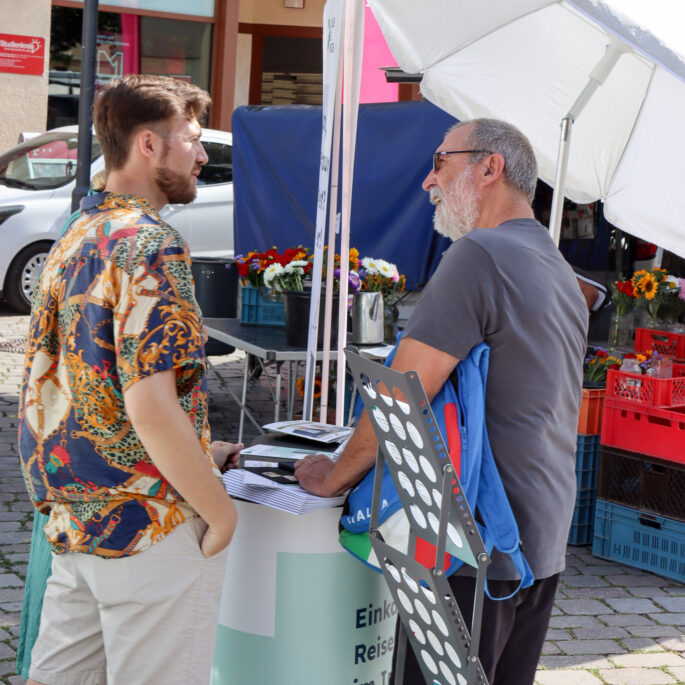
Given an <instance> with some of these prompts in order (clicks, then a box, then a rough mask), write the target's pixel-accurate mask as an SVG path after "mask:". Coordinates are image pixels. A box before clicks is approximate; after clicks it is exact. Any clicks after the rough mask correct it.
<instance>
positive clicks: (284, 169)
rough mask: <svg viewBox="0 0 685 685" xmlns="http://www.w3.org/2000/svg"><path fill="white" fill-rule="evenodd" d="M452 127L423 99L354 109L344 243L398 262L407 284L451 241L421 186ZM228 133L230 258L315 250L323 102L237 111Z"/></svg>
mask: <svg viewBox="0 0 685 685" xmlns="http://www.w3.org/2000/svg"><path fill="white" fill-rule="evenodd" d="M454 123H455V119H454V118H453V117H451V116H450V115H448V114H446V113H445V112H443V111H442V110H440V109H438V108H437V107H436V106H435V105H432V104H431V103H429V102H392V103H383V104H371V105H361V106H360V107H359V123H358V128H357V146H356V153H355V165H354V186H353V192H352V216H351V227H350V245H352V246H354V247H357V248H358V249H359V251H360V253H361V255H362V256H363V257H376V258H381V259H387V260H388V261H390V262H393V263H395V264H397V266H398V268H399V270H400V272H401V273H404V274H405V275H406V276H407V288H409V289H410V290H413V289H415V288H416V285H417V284H423V283H425V282H426V281H427V280H428V278H429V277H430V275H431V274H432V273H433V271H434V270H435V268H436V267H437V264H438V262H439V260H440V256H441V254H442V252H443V251H444V250H446V249H447V247H448V246H449V242H448V241H447V239H446V238H442V237H441V236H439V235H438V234H437V233H435V231H434V230H433V223H432V221H433V219H432V217H433V208H432V207H431V205H430V203H429V201H428V194H427V193H426V192H425V191H424V190H422V189H421V182H422V181H423V179H424V178H425V177H426V175H427V174H428V171H429V170H430V166H431V155H432V154H433V152H434V150H435V149H436V148H437V147H438V145H439V144H440V143H441V142H442V139H443V137H444V134H445V131H446V130H447V129H448V128H449V127H450V126H451V125H452V124H454ZM232 130H233V184H234V198H235V199H234V232H235V252H236V254H245V253H246V252H248V251H249V250H254V249H256V250H264V249H267V248H269V247H272V246H275V247H277V248H278V249H279V250H283V249H285V248H287V247H294V246H297V245H304V246H308V247H313V246H314V231H315V222H316V198H317V192H318V183H319V157H320V154H321V107H315V106H310V105H279V106H265V107H255V106H250V107H238V108H237V109H236V110H235V112H234V113H233V125H232ZM341 185H342V183H341ZM338 207H340V203H338Z"/></svg>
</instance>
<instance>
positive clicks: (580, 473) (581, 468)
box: [576, 434, 599, 491]
mask: <svg viewBox="0 0 685 685" xmlns="http://www.w3.org/2000/svg"><path fill="white" fill-rule="evenodd" d="M598 470H599V435H581V434H579V435H578V437H577V439H576V479H577V481H578V490H579V491H580V490H587V489H588V488H592V489H593V490H597V472H598Z"/></svg>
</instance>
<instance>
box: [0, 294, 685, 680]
mask: <svg viewBox="0 0 685 685" xmlns="http://www.w3.org/2000/svg"><path fill="white" fill-rule="evenodd" d="M27 326H28V317H26V316H16V315H14V314H13V313H12V312H11V311H10V310H9V308H7V307H6V305H2V304H0V348H2V346H3V345H2V343H3V342H4V341H7V340H11V341H13V342H16V340H17V339H19V338H23V337H25V335H26V331H27ZM211 361H212V363H213V365H214V367H215V370H216V371H218V373H219V374H220V376H221V378H219V377H218V376H217V374H216V373H215V371H214V370H210V373H209V390H210V402H211V409H210V420H211V422H212V433H213V435H214V436H215V437H217V438H222V439H228V440H231V439H233V440H235V439H236V436H237V432H238V430H237V426H238V409H237V406H236V404H235V402H234V401H233V400H232V398H231V397H230V395H229V393H228V391H227V390H226V388H225V387H224V386H223V383H224V382H226V383H228V384H229V385H230V387H232V388H233V389H234V390H235V391H236V392H238V393H239V392H240V388H241V382H242V368H243V366H242V364H243V357H242V355H241V353H239V352H234V353H233V354H231V355H227V356H223V357H212V358H211ZM22 371H23V355H22V354H19V353H16V352H4V351H0V683H4V684H5V685H7V684H11V685H20V684H22V683H23V682H24V681H23V680H22V678H20V677H19V676H17V675H15V670H14V660H15V655H16V647H17V636H18V632H19V619H20V612H21V601H22V596H23V583H24V579H25V574H26V564H27V560H28V553H29V541H30V537H31V521H32V509H31V505H30V504H29V502H28V499H27V496H26V491H25V489H24V485H23V481H22V479H21V475H20V471H19V463H18V453H17V406H18V390H19V384H20V382H21V374H22ZM267 376H268V374H262V376H261V377H259V378H258V379H256V380H255V381H253V382H252V383H251V386H250V394H249V405H250V407H251V408H252V409H253V410H254V412H255V414H256V415H257V416H258V417H260V419H261V420H262V421H263V422H267V421H268V420H272V413H271V412H272V411H273V404H272V400H271V396H270V394H269V389H268V378H267ZM254 435H255V429H254V428H253V427H252V426H251V425H250V423H249V422H246V426H245V439H246V440H248V441H249V439H250V438H252V437H254ZM535 682H536V683H537V685H601V684H604V685H661V684H662V683H663V684H664V685H666V684H668V685H672V684H675V683H685V585H683V584H681V583H678V582H676V581H671V580H668V579H665V578H661V577H659V576H656V575H653V574H651V573H646V572H642V571H640V570H637V569H632V568H628V567H626V566H622V565H620V564H616V563H612V562H610V561H606V560H604V559H598V558H596V557H593V556H592V553H591V548H589V547H572V546H569V547H568V553H567V569H566V571H565V572H564V574H563V576H562V578H561V582H560V584H559V589H558V592H557V598H556V602H555V607H554V611H553V615H552V619H551V622H550V626H549V631H548V634H547V640H546V642H545V645H544V648H543V654H542V657H541V659H540V664H539V670H538V672H537V675H536V680H535Z"/></svg>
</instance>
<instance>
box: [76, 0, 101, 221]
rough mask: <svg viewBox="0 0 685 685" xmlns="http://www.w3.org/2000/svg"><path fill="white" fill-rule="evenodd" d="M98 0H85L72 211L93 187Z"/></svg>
mask: <svg viewBox="0 0 685 685" xmlns="http://www.w3.org/2000/svg"><path fill="white" fill-rule="evenodd" d="M97 31H98V0H84V2H83V28H82V30H81V48H82V52H81V93H80V95H79V102H78V158H77V162H76V185H75V186H74V191H73V192H72V194H71V211H72V212H75V211H76V210H77V209H78V208H79V203H80V202H81V198H82V197H84V195H86V194H87V193H88V188H89V187H90V156H91V152H92V147H93V146H92V134H91V132H90V130H91V128H92V113H91V109H92V107H93V95H94V93H95V53H96V49H97Z"/></svg>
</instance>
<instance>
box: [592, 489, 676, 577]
mask: <svg viewBox="0 0 685 685" xmlns="http://www.w3.org/2000/svg"><path fill="white" fill-rule="evenodd" d="M592 553H593V554H594V556H596V557H600V558H602V559H611V560H612V561H617V562H619V563H621V564H625V565H626V566H632V567H633V568H639V569H643V570H644V571H651V572H652V573H656V574H658V575H660V576H664V577H666V578H672V579H673V580H678V581H680V582H685V523H681V522H680V521H675V520H673V519H669V518H666V517H665V516H657V515H656V514H651V513H647V512H644V511H640V510H639V509H632V508H631V507H624V506H621V505H620V504H614V503H613V502H606V501H605V500H602V499H598V500H597V502H596V505H595V531H594V540H593V544H592Z"/></svg>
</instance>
